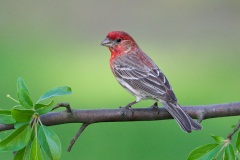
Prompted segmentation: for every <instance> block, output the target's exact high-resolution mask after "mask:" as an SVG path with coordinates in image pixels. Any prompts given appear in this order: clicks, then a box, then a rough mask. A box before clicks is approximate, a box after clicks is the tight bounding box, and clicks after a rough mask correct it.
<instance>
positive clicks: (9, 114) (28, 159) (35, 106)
mask: <svg viewBox="0 0 240 160" xmlns="http://www.w3.org/2000/svg"><path fill="white" fill-rule="evenodd" d="M66 94H71V88H70V87H67V86H63V87H57V88H54V89H52V90H50V91H48V92H46V93H44V94H43V95H42V96H41V97H40V98H39V100H38V101H37V102H36V103H33V101H32V99H31V97H30V94H29V89H28V87H27V85H26V84H25V83H24V81H23V79H22V78H18V80H17V98H18V102H19V104H18V105H16V106H14V107H13V108H12V109H11V110H0V123H1V124H14V127H15V130H14V131H13V132H12V133H11V134H10V135H8V136H7V137H6V138H5V139H3V140H2V141H1V142H0V152H3V151H13V152H16V154H15V156H14V160H33V159H34V160H43V159H44V158H43V154H45V155H46V157H48V158H49V159H51V160H58V159H60V156H61V152H62V151H61V143H60V140H59V138H58V136H57V135H56V134H55V133H54V132H53V131H52V130H51V129H50V128H49V127H46V126H44V125H43V124H42V123H41V120H40V115H42V114H46V113H48V112H50V111H52V109H53V107H54V101H53V100H50V102H48V103H43V101H44V100H48V99H50V98H52V97H54V96H62V95H66ZM15 101H16V100H15Z"/></svg>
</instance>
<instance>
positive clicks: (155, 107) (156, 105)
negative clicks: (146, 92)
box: [150, 102, 158, 109]
mask: <svg viewBox="0 0 240 160" xmlns="http://www.w3.org/2000/svg"><path fill="white" fill-rule="evenodd" d="M150 108H153V109H158V102H155V103H154V104H153V105H152V106H151V107H150Z"/></svg>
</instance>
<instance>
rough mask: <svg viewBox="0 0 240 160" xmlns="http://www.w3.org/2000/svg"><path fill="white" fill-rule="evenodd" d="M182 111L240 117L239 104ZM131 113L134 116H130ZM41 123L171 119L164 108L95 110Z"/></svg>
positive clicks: (1, 127)
mask: <svg viewBox="0 0 240 160" xmlns="http://www.w3.org/2000/svg"><path fill="white" fill-rule="evenodd" d="M183 109H184V110H185V111H186V112H187V113H188V114H189V115H190V116H191V117H192V118H196V119H198V120H199V121H201V120H204V119H209V118H217V117H228V116H238V115H240V102H238V103H228V104H214V105H201V106H186V107H183ZM132 111H133V112H134V114H132ZM40 118H41V122H42V123H43V124H44V125H46V126H52V125H59V124H65V123H84V124H92V123H99V122H123V121H154V120H164V119H172V116H171V115H170V114H169V113H168V112H167V111H166V110H165V109H164V108H157V109H155V108H152V107H150V108H133V109H131V110H128V109H121V108H120V109H95V110H72V114H69V113H67V112H66V111H63V112H51V113H47V114H45V115H41V116H40ZM13 128H14V126H13V125H12V124H8V125H5V124H0V131H4V130H10V129H13Z"/></svg>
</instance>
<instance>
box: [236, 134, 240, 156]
mask: <svg viewBox="0 0 240 160" xmlns="http://www.w3.org/2000/svg"><path fill="white" fill-rule="evenodd" d="M236 147H237V150H238V152H240V132H238V137H237V142H236Z"/></svg>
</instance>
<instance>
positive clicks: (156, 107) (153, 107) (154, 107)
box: [150, 102, 160, 114]
mask: <svg viewBox="0 0 240 160" xmlns="http://www.w3.org/2000/svg"><path fill="white" fill-rule="evenodd" d="M150 108H152V109H156V110H157V111H158V114H159V113H160V110H159V108H158V102H155V103H154V104H153V105H152V106H151V107H150Z"/></svg>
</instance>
